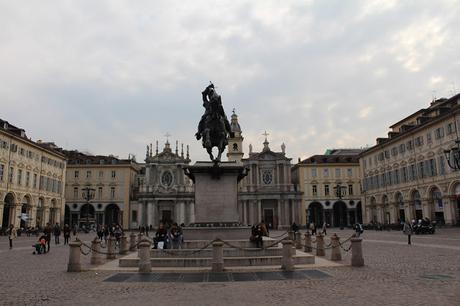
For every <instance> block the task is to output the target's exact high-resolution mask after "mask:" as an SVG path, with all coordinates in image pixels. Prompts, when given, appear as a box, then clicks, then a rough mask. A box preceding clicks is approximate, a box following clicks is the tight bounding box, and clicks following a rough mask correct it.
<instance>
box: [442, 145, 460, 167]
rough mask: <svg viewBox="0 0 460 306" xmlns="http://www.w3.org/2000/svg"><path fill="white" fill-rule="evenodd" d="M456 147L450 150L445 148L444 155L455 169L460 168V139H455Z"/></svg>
mask: <svg viewBox="0 0 460 306" xmlns="http://www.w3.org/2000/svg"><path fill="white" fill-rule="evenodd" d="M455 144H456V147H453V148H451V149H450V150H444V155H445V156H446V160H447V164H448V165H449V167H450V168H452V169H454V170H459V169H460V140H456V141H455Z"/></svg>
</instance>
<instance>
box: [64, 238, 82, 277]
mask: <svg viewBox="0 0 460 306" xmlns="http://www.w3.org/2000/svg"><path fill="white" fill-rule="evenodd" d="M80 246H81V242H80V241H72V242H70V243H69V248H70V249H69V262H68V264H67V272H81V263H80Z"/></svg>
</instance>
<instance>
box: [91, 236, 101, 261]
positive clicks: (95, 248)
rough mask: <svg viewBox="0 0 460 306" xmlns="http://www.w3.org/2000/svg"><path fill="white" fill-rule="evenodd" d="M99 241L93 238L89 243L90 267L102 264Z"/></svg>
mask: <svg viewBox="0 0 460 306" xmlns="http://www.w3.org/2000/svg"><path fill="white" fill-rule="evenodd" d="M100 250H101V248H100V240H99V239H97V238H94V240H93V241H92V242H91V264H92V265H100V264H102V257H101V253H100Z"/></svg>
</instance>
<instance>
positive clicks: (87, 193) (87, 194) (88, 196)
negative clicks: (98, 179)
mask: <svg viewBox="0 0 460 306" xmlns="http://www.w3.org/2000/svg"><path fill="white" fill-rule="evenodd" d="M82 191H83V192H82V198H83V199H85V200H86V229H89V201H91V200H92V199H94V194H95V191H96V190H95V189H94V188H90V187H85V188H83V189H82Z"/></svg>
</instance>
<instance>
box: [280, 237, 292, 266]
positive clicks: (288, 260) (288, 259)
mask: <svg viewBox="0 0 460 306" xmlns="http://www.w3.org/2000/svg"><path fill="white" fill-rule="evenodd" d="M281 244H282V245H283V258H282V259H281V269H283V270H284V271H293V270H294V260H293V258H292V244H293V243H292V241H291V240H283V241H281Z"/></svg>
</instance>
